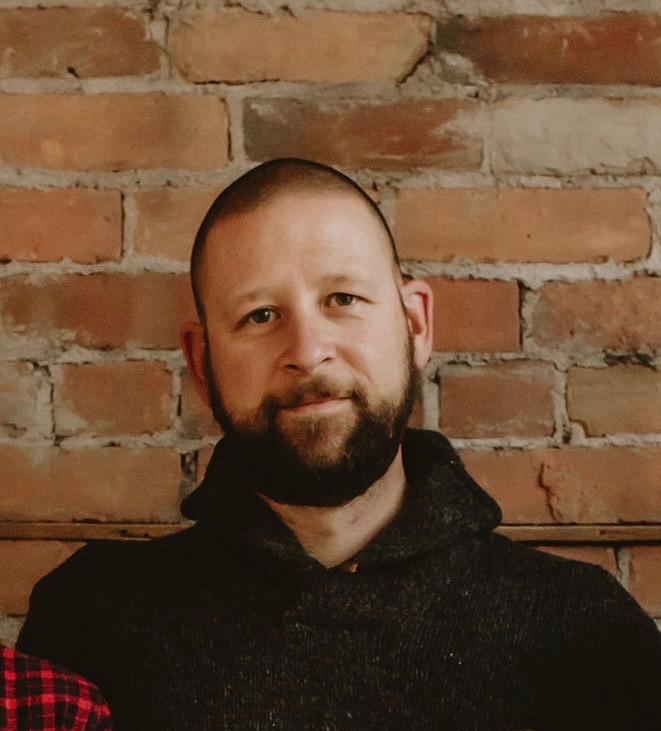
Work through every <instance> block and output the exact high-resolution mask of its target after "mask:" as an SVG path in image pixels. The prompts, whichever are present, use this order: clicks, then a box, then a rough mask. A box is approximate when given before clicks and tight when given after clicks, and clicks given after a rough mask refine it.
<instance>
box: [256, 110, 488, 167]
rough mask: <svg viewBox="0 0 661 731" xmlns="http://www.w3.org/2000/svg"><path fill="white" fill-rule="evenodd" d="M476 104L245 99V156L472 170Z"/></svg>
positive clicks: (477, 152)
mask: <svg viewBox="0 0 661 731" xmlns="http://www.w3.org/2000/svg"><path fill="white" fill-rule="evenodd" d="M478 115H479V104H478V103H477V102H475V101H472V100H467V99H441V100H433V101H430V100H422V99H407V100H404V101H399V102H394V103H392V104H377V103H366V102H365V103H358V102H356V103H349V102H344V103H340V102H338V103H331V102H315V101H301V100H298V99H248V100H246V102H245V108H244V127H245V129H244V133H245V149H246V154H247V155H248V157H249V158H251V159H252V160H257V161H261V160H268V159H270V158H273V157H283V156H290V155H291V156H296V157H306V158H312V159H314V160H318V161H320V162H325V163H330V164H336V165H341V166H343V167H346V168H353V169H355V168H361V167H370V168H375V169H378V170H401V169H407V168H410V167H439V168H450V169H454V170H477V169H478V168H479V167H480V164H481V159H482V140H481V137H480V135H479V134H478V133H477V132H476V131H475V124H476V118H477V116H478Z"/></svg>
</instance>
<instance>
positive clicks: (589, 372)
mask: <svg viewBox="0 0 661 731" xmlns="http://www.w3.org/2000/svg"><path fill="white" fill-rule="evenodd" d="M567 408H568V411H569V418H570V419H572V420H573V421H578V422H580V423H581V424H582V426H583V428H584V430H585V433H586V434H587V435H588V436H591V437H592V436H603V435H605V434H616V433H621V432H633V433H645V432H661V373H660V372H658V371H654V370H652V369H650V368H645V367H643V366H625V365H621V366H613V367H611V368H572V369H570V371H569V373H568V377H567Z"/></svg>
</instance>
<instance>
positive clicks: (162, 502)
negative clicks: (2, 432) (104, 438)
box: [0, 447, 180, 522]
mask: <svg viewBox="0 0 661 731" xmlns="http://www.w3.org/2000/svg"><path fill="white" fill-rule="evenodd" d="M0 452H1V453H2V454H1V457H2V459H0V483H1V484H2V493H0V514H2V516H3V518H4V519H5V520H10V521H17V520H18V521H21V520H23V521H33V520H37V521H72V520H74V521H80V520H99V521H110V522H124V521H128V522H175V521H177V520H178V519H179V484H180V459H179V455H178V454H177V453H176V452H175V451H174V450H170V449H163V448H158V447H151V448H144V449H133V448H128V447H106V448H98V449H94V448H88V449H79V450H75V451H66V450H64V449H59V448H57V447H33V448H31V449H29V450H28V449H19V448H14V447H5V448H2V449H1V450H0Z"/></svg>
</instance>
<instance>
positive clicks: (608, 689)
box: [567, 569, 661, 731]
mask: <svg viewBox="0 0 661 731" xmlns="http://www.w3.org/2000/svg"><path fill="white" fill-rule="evenodd" d="M597 570H599V569H597ZM601 578H602V581H601V582H600V584H601V586H600V587H599V590H598V591H595V595H596V596H595V595H593V597H592V599H593V600H594V599H596V602H595V604H596V605H597V606H598V607H599V609H600V612H599V616H597V614H596V613H595V614H594V615H593V622H592V627H591V631H588V632H587V633H586V635H585V640H584V642H582V643H581V642H578V643H577V644H579V645H582V646H579V647H578V652H579V655H580V656H583V657H584V658H586V659H587V660H588V662H586V663H585V664H584V665H583V666H582V668H581V669H580V670H579V669H578V668H571V667H568V668H567V671H568V672H569V673H572V671H573V670H576V672H575V673H572V675H573V678H572V680H573V683H574V686H575V688H576V690H577V691H578V692H577V700H578V707H579V708H580V709H581V710H580V711H579V713H578V715H579V716H583V718H582V728H599V729H600V731H623V730H624V729H627V731H656V729H658V728H659V719H660V718H661V634H660V633H659V630H658V629H657V627H656V624H655V623H654V621H653V620H652V618H651V617H649V616H648V615H647V614H646V613H645V612H644V611H643V610H642V609H641V608H640V606H639V605H638V604H637V603H636V601H635V600H634V599H633V598H632V597H631V596H630V595H629V594H628V593H627V592H626V591H625V590H624V589H623V588H622V586H621V585H620V584H619V583H618V582H617V581H616V580H615V579H614V578H613V577H612V576H610V575H608V574H607V573H606V572H603V575H602V577H601ZM593 588H595V589H596V583H595V585H594V586H593ZM588 601H589V600H588ZM572 715H574V720H575V719H576V714H572Z"/></svg>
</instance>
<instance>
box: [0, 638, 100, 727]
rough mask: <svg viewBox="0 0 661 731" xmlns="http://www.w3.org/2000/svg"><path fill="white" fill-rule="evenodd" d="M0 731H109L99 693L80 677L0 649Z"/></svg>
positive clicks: (22, 655)
mask: <svg viewBox="0 0 661 731" xmlns="http://www.w3.org/2000/svg"><path fill="white" fill-rule="evenodd" d="M0 729H2V731H110V715H109V712H108V706H107V705H106V702H105V700H104V699H103V698H102V697H101V694H100V693H99V691H98V690H97V689H96V688H95V687H94V686H93V685H92V684H91V683H88V682H87V681H86V680H84V679H83V678H79V677H78V676H77V675H73V674H72V673H70V672H68V671H67V670H64V669H63V668H59V667H57V666H54V665H52V664H51V663H49V662H46V661H45V660H40V659H38V658H36V657H29V656H28V655H24V654H23V653H20V652H15V651H14V650H11V649H10V648H8V647H0Z"/></svg>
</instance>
